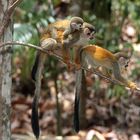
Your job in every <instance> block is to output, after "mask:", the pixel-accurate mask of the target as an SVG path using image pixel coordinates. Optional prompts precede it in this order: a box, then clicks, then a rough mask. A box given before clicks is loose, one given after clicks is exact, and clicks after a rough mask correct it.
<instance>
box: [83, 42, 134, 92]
mask: <svg viewBox="0 0 140 140" xmlns="http://www.w3.org/2000/svg"><path fill="white" fill-rule="evenodd" d="M120 57H127V56H126V55H125V54H123V53H117V54H112V53H111V52H110V51H108V50H106V49H104V48H101V47H99V46H97V45H87V46H85V47H83V48H82V49H81V63H82V65H83V66H87V65H91V67H92V68H94V69H96V68H98V67H102V68H103V69H104V70H105V71H106V73H107V72H108V71H109V70H111V71H112V72H113V75H114V78H115V79H116V80H117V81H118V82H120V84H122V85H124V86H126V87H128V88H130V89H131V90H135V89H137V86H136V84H135V83H134V82H131V81H128V80H126V79H125V78H123V77H122V75H121V71H120V67H119V63H118V58H120ZM108 76H109V75H107V77H108Z"/></svg>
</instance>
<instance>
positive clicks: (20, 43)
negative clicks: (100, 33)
mask: <svg viewBox="0 0 140 140" xmlns="http://www.w3.org/2000/svg"><path fill="white" fill-rule="evenodd" d="M7 45H21V46H27V47H30V48H34V49H36V50H38V51H41V52H43V53H47V54H49V55H53V56H55V57H57V58H58V60H59V61H61V62H62V63H64V64H66V63H65V62H64V60H63V58H62V57H61V56H59V55H58V54H56V53H54V52H51V53H50V51H47V50H45V49H43V48H41V47H40V46H36V45H33V44H30V43H23V42H19V41H13V42H6V43H1V44H0V48H1V47H4V46H7ZM0 54H1V53H0ZM70 64H71V65H72V66H74V67H76V66H77V65H76V64H75V63H73V62H70ZM81 69H83V70H86V71H88V72H91V73H94V74H96V75H98V76H100V77H101V78H104V79H107V80H109V81H110V82H112V83H114V84H118V85H121V86H122V85H123V86H125V85H124V84H123V83H121V82H119V81H117V80H115V79H110V78H108V77H106V76H105V75H103V74H101V73H100V72H98V71H96V70H94V69H92V70H91V69H88V68H85V67H83V66H81ZM136 90H137V91H140V88H136Z"/></svg>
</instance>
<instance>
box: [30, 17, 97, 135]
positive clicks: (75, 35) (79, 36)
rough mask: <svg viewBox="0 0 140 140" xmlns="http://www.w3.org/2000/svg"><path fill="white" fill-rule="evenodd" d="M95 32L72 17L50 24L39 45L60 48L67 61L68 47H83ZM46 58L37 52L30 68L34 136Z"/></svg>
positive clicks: (36, 129) (53, 48)
mask: <svg viewBox="0 0 140 140" xmlns="http://www.w3.org/2000/svg"><path fill="white" fill-rule="evenodd" d="M94 33H95V29H94V26H92V25H91V24H88V23H83V20H82V19H81V18H79V17H73V18H72V19H70V20H61V21H57V22H55V23H52V24H50V25H49V26H48V27H47V29H46V30H45V31H44V32H43V34H42V35H41V40H40V43H41V47H42V48H44V49H46V50H47V51H53V50H55V49H57V48H58V49H60V50H62V57H63V58H64V61H65V62H66V63H67V62H68V61H69V60H70V58H69V57H70V54H69V49H70V48H71V47H77V46H78V47H83V46H85V45H87V44H88V41H89V39H92V38H93V37H92V36H93V35H94ZM45 60H46V54H43V53H41V52H38V53H37V56H36V60H35V63H34V66H33V69H32V79H33V80H34V81H35V87H36V88H35V95H34V99H33V104H32V118H31V122H32V129H33V132H34V134H35V136H36V138H38V137H39V135H40V134H39V133H40V130H39V121H38V102H39V95H40V89H41V75H42V70H43V66H44V63H45Z"/></svg>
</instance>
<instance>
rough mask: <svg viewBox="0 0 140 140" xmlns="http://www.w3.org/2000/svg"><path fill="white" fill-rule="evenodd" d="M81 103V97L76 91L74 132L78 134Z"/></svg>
mask: <svg viewBox="0 0 140 140" xmlns="http://www.w3.org/2000/svg"><path fill="white" fill-rule="evenodd" d="M79 101H80V97H79V96H78V93H77V91H76V93H75V103H74V119H73V123H74V130H75V131H76V132H77V133H78V132H79Z"/></svg>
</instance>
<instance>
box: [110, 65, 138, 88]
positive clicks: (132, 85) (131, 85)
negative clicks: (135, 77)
mask: <svg viewBox="0 0 140 140" xmlns="http://www.w3.org/2000/svg"><path fill="white" fill-rule="evenodd" d="M113 74H114V77H115V79H116V80H118V81H119V82H120V83H122V84H123V85H125V86H126V87H128V88H130V89H131V90H135V89H137V85H136V83H134V82H131V81H129V80H126V79H125V78H123V77H122V75H121V72H120V69H119V64H118V62H116V63H115V62H114V63H113Z"/></svg>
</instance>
